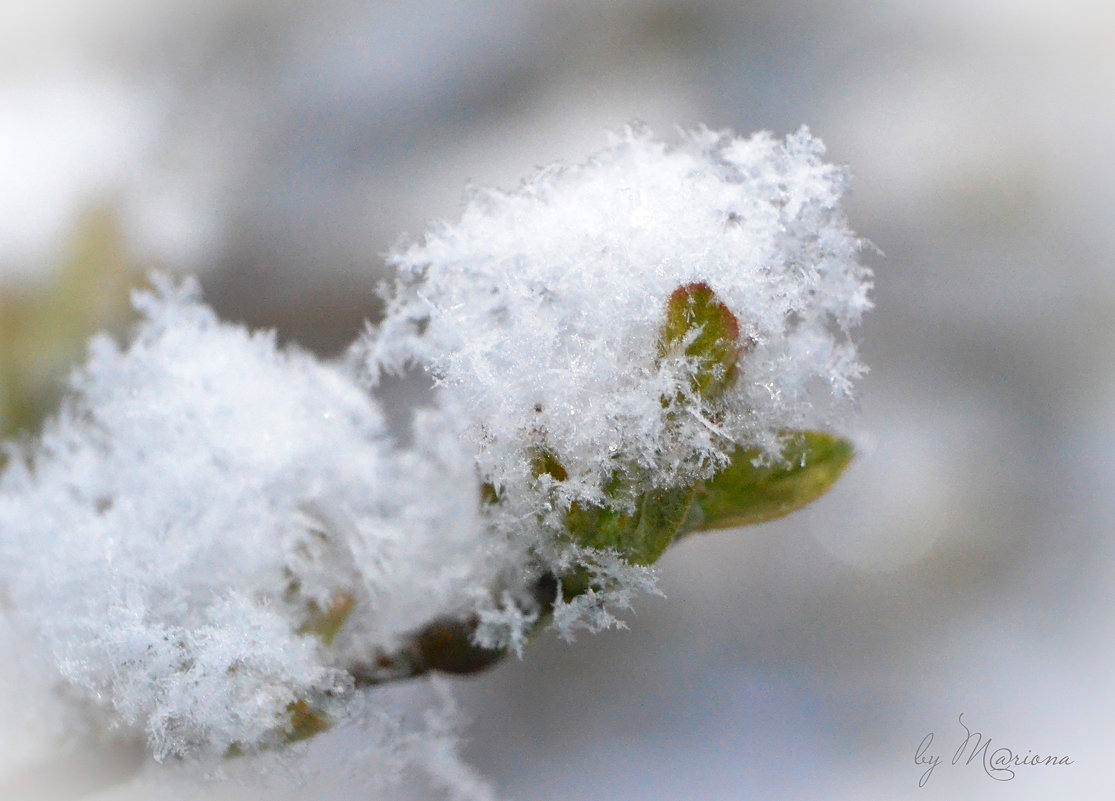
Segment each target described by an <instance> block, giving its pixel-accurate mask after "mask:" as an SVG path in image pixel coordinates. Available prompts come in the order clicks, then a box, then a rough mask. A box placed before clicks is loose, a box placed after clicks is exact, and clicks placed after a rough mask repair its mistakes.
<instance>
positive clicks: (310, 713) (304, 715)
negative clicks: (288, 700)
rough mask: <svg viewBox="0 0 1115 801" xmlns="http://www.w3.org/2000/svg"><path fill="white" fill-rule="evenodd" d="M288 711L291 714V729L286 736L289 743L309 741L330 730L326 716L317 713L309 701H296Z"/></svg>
mask: <svg viewBox="0 0 1115 801" xmlns="http://www.w3.org/2000/svg"><path fill="white" fill-rule="evenodd" d="M286 709H287V712H288V713H289V714H290V729H289V730H288V731H287V734H286V740H287V742H289V743H295V742H298V741H299V740H308V739H310V738H311V737H313V736H315V735H317V734H321V733H322V732H323V731H325V730H326V729H328V728H329V721H328V720H326V719H325V716H324V715H321V714H319V713H317V712H315V711H314V710H313V708H312V707H311V706H310V704H309V703H308V702H307V701H295V702H294V703H293V704H290V705H289V706H288V707H287V708H286Z"/></svg>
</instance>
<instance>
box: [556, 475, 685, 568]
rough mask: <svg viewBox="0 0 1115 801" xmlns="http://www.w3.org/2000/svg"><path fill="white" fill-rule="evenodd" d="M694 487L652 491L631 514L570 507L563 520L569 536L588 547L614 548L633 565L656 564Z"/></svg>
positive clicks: (675, 531)
mask: <svg viewBox="0 0 1115 801" xmlns="http://www.w3.org/2000/svg"><path fill="white" fill-rule="evenodd" d="M692 501H693V488H692V487H680V488H675V489H668V490H652V491H650V492H647V493H645V494H644V495H642V496H641V497H640V498H639V501H638V505H637V507H636V509H635V511H634V512H633V513H628V512H621V511H617V510H614V509H606V508H601V507H585V506H581V505H579V504H573V506H572V507H571V508H570V510H569V514H568V515H567V517H566V526H567V528H568V530H569V534H570V536H571V537H572V538H573V539H574V540H575V541H576V542H577V543H578V544H580V545H585V546H587V547H589V548H600V549H604V548H614V549H615V550H616V551H617V552H618V553H619V554H620V555H621V556H622V557H623V558H624V559H626V560H627V561H628V562H631V563H632V564H635V565H650V564H654V563H655V562H657V561H658V558H659V557H660V556H662V554H663V552H664V551H665V550H666V548H668V547H669V545H670V543H671V542H673V540H674V537H675V536H676V535H677V534H678V532H679V531H680V530H681V528H682V526H683V525H684V524H685V522H686V520H687V519H688V517H689V507H690V505H691V503H692Z"/></svg>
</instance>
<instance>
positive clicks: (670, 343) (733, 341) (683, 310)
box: [658, 283, 750, 399]
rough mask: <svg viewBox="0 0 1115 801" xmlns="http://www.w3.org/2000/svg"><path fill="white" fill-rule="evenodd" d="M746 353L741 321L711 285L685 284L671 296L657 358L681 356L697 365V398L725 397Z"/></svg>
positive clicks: (694, 386)
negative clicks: (740, 334) (741, 356)
mask: <svg viewBox="0 0 1115 801" xmlns="http://www.w3.org/2000/svg"><path fill="white" fill-rule="evenodd" d="M748 343H750V340H748ZM746 349H747V348H745V347H741V345H740V341H739V321H738V320H737V319H736V316H735V315H734V314H732V312H731V311H729V309H728V307H727V306H725V305H724V304H723V303H721V302H720V299H719V298H717V296H716V293H715V292H713V291H712V289H711V288H709V286H708V284H704V283H698V284H686V285H685V286H681V287H678V288H677V289H676V290H674V293H673V294H672V295H670V300H669V303H668V304H667V306H666V324H665V325H664V326H663V328H662V335H661V338H660V339H659V343H658V357H659V358H660V359H664V358H666V357H668V356H673V355H677V354H678V353H679V352H680V353H682V354H684V355H685V356H686V357H688V358H689V359H692V360H693V361H694V362H695V364H696V371H695V372H694V374H693V379H692V384H691V390H692V392H693V393H694V394H696V395H699V396H700V397H702V398H705V399H712V398H715V397H717V396H718V395H720V394H722V393H723V392H724V390H726V389H727V388H728V387H729V386H730V385H731V383H732V381H734V380H735V377H736V374H737V373H738V369H737V362H738V361H739V357H740V355H741V353H742V352H743V351H744V350H746Z"/></svg>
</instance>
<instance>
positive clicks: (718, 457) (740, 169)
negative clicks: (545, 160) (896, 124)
mask: <svg viewBox="0 0 1115 801" xmlns="http://www.w3.org/2000/svg"><path fill="white" fill-rule="evenodd" d="M822 155H823V148H822V146H821V144H820V143H819V142H818V141H817V140H816V139H814V138H813V137H812V136H811V135H810V134H809V132H808V131H806V130H805V129H802V130H801V131H799V132H798V133H796V134H793V135H792V136H790V137H788V138H787V139H785V140H784V141H779V140H776V139H774V138H772V137H771V136H769V135H766V134H759V135H756V136H753V137H751V138H747V139H742V138H735V137H733V136H731V135H729V134H727V133H717V132H712V131H708V130H699V131H696V132H694V133H691V134H688V135H685V136H683V138H682V140H681V143H680V144H679V145H677V146H673V147H670V146H666V145H664V144H662V143H660V142H657V141H655V140H654V139H653V138H651V137H650V136H649V135H647V134H646V133H645V132H642V131H636V130H632V131H628V132H627V133H626V134H625V135H623V136H619V137H616V138H615V139H614V141H612V142H611V143H610V145H609V147H608V148H607V149H606V150H604V151H603V152H602V153H600V154H599V155H598V156H596V157H595V158H593V159H591V160H590V161H588V162H586V163H584V164H581V165H577V166H558V167H552V168H549V169H546V170H543V171H542V172H540V173H539V174H538V175H536V176H535V177H534V178H532V179H531V180H529V181H527V182H526V183H524V184H523V185H522V187H520V188H519V189H518V190H517V191H514V192H498V191H490V190H484V191H475V192H473V193H472V195H471V196H470V198H469V200H468V203H467V206H466V208H465V211H464V214H463V216H462V218H461V220H460V221H459V222H458V223H456V224H443V225H438V226H435V227H434V228H433V230H432V231H431V232H430V233H429V234H428V235H427V236H426V237H425V239H423V240H422V241H420V242H416V243H413V244H410V245H407V246H401V247H399V248H398V249H397V250H395V251H394V252H393V253H392V254H391V262H392V264H393V265H394V267H395V269H396V274H397V277H396V280H395V282H394V284H393V285H392V286H389V287H386V288H385V292H386V294H387V296H388V301H389V304H388V311H387V315H386V318H385V319H384V320H383V321H382V323H381V324H380V325H378V326H375V327H372V328H370V329H369V331H368V332H367V334H366V335H365V336H364V337H363V338H361V339H360V340H359V341H358V342H357V343H356V344H354V346H353V348H352V349H351V351H350V354H349V357H348V358H347V359H346V360H345V362H344V363H343V364H339V365H329V364H322V363H320V362H319V361H317V360H316V359H314V358H313V357H311V356H309V355H307V354H304V353H301V352H297V351H288V350H282V349H280V348H278V347H277V346H276V344H275V341H274V338H273V337H272V336H269V335H266V334H258V333H257V334H252V333H250V332H248V331H245V330H243V329H242V328H239V327H236V326H232V325H228V324H226V323H222V322H221V321H219V320H218V319H217V318H216V316H215V315H214V314H213V313H212V311H211V310H209V309H208V308H207V307H206V306H205V305H204V304H203V303H202V302H201V300H200V297H199V295H198V292H197V288H196V286H195V285H193V284H192V283H190V282H187V283H186V284H185V285H183V286H175V285H174V284H172V283H171V282H168V281H165V280H158V281H156V288H155V291H154V292H149V293H141V294H139V295H137V306H138V308H139V310H140V311H141V313H142V314H143V318H144V319H143V320H142V322H141V323H140V324H139V326H138V327H137V329H136V330H135V332H134V333H133V335H132V337H131V340H130V342H129V343H128V344H127V345H125V346H124V347H119V346H117V345H115V344H114V343H112V342H110V341H109V340H108V339H106V338H100V339H97V340H95V341H94V343H93V344H92V345H91V347H90V352H89V359H88V362H87V364H86V365H85V366H84V367H83V368H82V369H81V370H79V371H78V372H76V373H75V375H74V377H73V379H72V382H71V387H70V394H69V397H68V399H67V401H66V403H65V405H64V406H63V408H62V410H61V412H60V413H59V414H58V415H57V416H56V418H55V419H53V420H52V421H51V422H49V423H48V424H47V426H46V427H45V429H44V431H43V432H42V434H41V435H40V436H39V438H38V439H37V440H36V441H34V442H29V443H27V444H25V445H23V446H21V447H16V446H14V445H13V446H9V448H8V451H7V457H6V459H7V465H6V467H5V468H4V472H3V474H2V475H0V623H2V624H3V627H2V628H0V637H7V638H8V639H10V640H12V641H18V642H20V643H21V645H20V647H19V649H18V653H19V658H20V659H23V660H25V662H26V663H27V665H29V666H30V667H29V668H28V671H27V672H28V673H33V674H35V675H39V676H41V677H42V678H43V681H45V682H47V683H49V684H50V685H51V686H53V687H55V688H56V689H57V696H58V698H59V699H62V700H65V702H66V703H61V701H60V704H59V708H60V709H63V710H68V711H65V712H59V714H58V719H59V721H61V722H60V723H59V730H60V731H62V730H64V731H68V732H71V733H72V732H74V731H77V730H79V729H84V730H90V731H92V732H94V733H103V732H105V731H123V732H132V733H136V734H139V733H142V734H143V735H145V736H146V739H147V740H148V742H149V743H150V745H151V747H152V749H153V751H154V753H155V754H156V755H157V756H159V757H163V756H167V755H184V754H209V755H217V756H221V755H228V754H235V753H243V752H247V751H252V750H259V749H265V748H271V747H275V746H279V745H282V744H284V743H287V742H290V741H293V740H299V739H305V738H307V737H310V736H313V735H315V734H317V733H318V732H320V731H322V730H323V729H325V728H326V727H328V726H329V725H330V722H331V721H334V720H336V719H337V718H338V717H339V716H343V715H344V710H345V708H346V704H347V703H348V700H349V699H351V698H352V697H353V695H354V693H356V692H360V691H362V688H370V687H373V686H374V685H377V684H380V683H382V682H385V681H393V680H397V679H403V678H409V677H413V676H417V675H421V674H424V673H427V672H430V671H442V672H450V673H458V674H461V673H470V672H473V671H476V670H479V669H481V668H483V667H485V666H487V665H489V664H492V663H493V662H495V661H496V660H498V659H499V658H501V657H502V656H503V655H504V654H506V653H507V652H509V651H519V650H520V649H521V648H522V647H523V646H524V644H525V643H526V641H527V639H528V638H529V636H530V635H531V634H532V633H533V632H534V631H536V630H538V629H539V628H540V627H542V626H544V625H546V624H547V623H551V624H552V625H554V626H555V627H556V628H557V629H558V630H559V632H561V633H562V634H565V635H571V633H572V632H574V631H576V630H577V629H578V628H588V629H593V630H596V629H600V628H605V627H607V626H610V625H617V624H618V620H617V618H616V617H615V614H614V613H615V610H617V609H620V608H623V607H624V606H626V605H628V604H629V603H630V601H631V598H632V596H633V594H634V593H635V591H637V590H640V589H653V578H654V577H653V573H652V568H651V566H652V565H653V564H654V563H655V562H656V561H657V560H658V559H659V557H660V556H661V555H662V553H663V552H664V551H665V550H666V549H667V548H668V547H669V546H670V545H671V544H672V543H674V542H676V541H677V540H678V539H679V538H680V537H682V536H684V535H686V534H688V533H691V532H694V531H700V530H706V529H714V528H727V527H734V526H742V525H749V524H753V523H760V522H763V521H765V520H770V519H773V518H776V517H779V516H781V515H784V514H787V513H789V512H791V511H793V510H795V509H797V508H799V507H801V506H802V505H804V504H806V503H809V502H810V501H812V500H814V499H815V498H817V497H818V496H820V495H821V494H823V493H824V492H826V491H827V490H828V489H829V487H831V486H832V484H833V483H834V482H835V481H836V479H837V478H838V477H839V475H840V473H841V471H842V470H843V469H844V467H845V466H846V465H847V463H848V461H849V459H850V458H851V454H852V448H851V445H850V444H849V443H848V442H846V441H845V440H844V439H842V438H840V437H839V436H836V435H834V434H833V433H824V432H825V431H829V432H831V431H832V430H833V428H834V427H835V426H837V425H838V421H839V420H840V419H841V417H840V416H841V414H842V410H843V408H844V407H845V405H846V403H847V401H848V399H849V397H850V392H851V387H852V384H853V382H854V380H855V379H856V378H857V377H858V376H859V375H860V374H861V373H862V372H863V367H862V366H861V365H860V363H859V362H858V360H857V357H856V352H855V347H854V345H853V344H852V342H851V340H850V337H849V332H850V331H851V329H852V328H853V327H854V326H855V325H856V324H857V322H858V321H859V319H860V316H861V314H862V313H863V312H864V311H865V310H866V309H867V308H868V307H869V305H870V303H869V300H868V290H869V287H870V283H869V279H870V276H869V273H868V271H867V270H866V269H865V268H864V267H862V266H861V265H860V264H859V263H858V260H857V258H858V254H859V251H860V249H861V246H862V242H861V240H859V239H857V238H856V237H855V236H854V235H853V234H852V232H851V231H850V230H849V228H848V226H847V224H846V222H845V219H844V216H843V214H842V213H841V211H840V207H839V203H840V200H841V197H842V195H843V193H844V191H845V187H846V184H847V176H846V174H845V172H844V171H843V170H842V169H840V168H837V167H834V166H831V165H828V164H826V163H824V162H823V161H822ZM405 370H421V371H425V372H427V373H428V374H429V375H430V376H432V378H433V379H434V384H435V389H434V398H433V399H432V401H431V403H430V404H428V405H427V406H425V407H424V408H422V409H421V410H420V411H418V412H416V413H415V415H414V417H413V420H412V421H411V423H410V428H411V430H410V431H409V432H406V433H407V436H406V437H405V438H404V437H401V436H400V432H396V431H391V430H390V429H389V427H388V425H387V424H386V423H385V418H384V416H383V415H382V413H381V410H380V408H379V403H378V401H377V399H376V393H377V391H378V390H379V387H380V385H381V383H382V382H383V381H384V377H385V375H387V374H389V373H392V372H401V371H405ZM406 441H409V442H413V445H407V446H403V445H402V444H400V443H401V442H406Z"/></svg>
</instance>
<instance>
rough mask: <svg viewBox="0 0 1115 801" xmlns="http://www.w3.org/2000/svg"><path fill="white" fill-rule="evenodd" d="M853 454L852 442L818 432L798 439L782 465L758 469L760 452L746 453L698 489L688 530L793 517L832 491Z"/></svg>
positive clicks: (735, 456)
mask: <svg viewBox="0 0 1115 801" xmlns="http://www.w3.org/2000/svg"><path fill="white" fill-rule="evenodd" d="M852 452H853V449H852V445H851V443H850V442H848V441H846V440H843V439H840V438H839V437H834V436H831V435H829V434H824V433H821V432H817V431H806V432H800V433H797V434H795V435H793V436H792V437H791V438H790V440H789V441H788V443H787V445H786V447H785V448H784V449H783V451H782V458H783V460H784V461H783V463H781V464H774V465H770V466H766V467H756V466H755V464H754V462H755V461H756V460H757V459H758V458H759V457H760V455H761V454H760V452H759V451H758V450H757V449H749V450H745V449H742V448H741V449H739V450H737V451H736V452H735V453H734V454H732V463H731V464H730V465H729V466H728V467H727V468H726V469H725V470H723V471H721V472H720V473H717V474H716V476H714V477H713V478H712V479H710V480H709V481H705V482H703V484H702V485H698V487H697V493H696V502H695V503H694V505H693V514H692V516H691V517H690V520H689V521H687V528H689V529H690V530H693V531H707V530H710V529H718V528H736V527H739V526H750V525H754V524H756V523H765V522H766V521H768V520H775V519H777V518H779V517H783V516H785V515H788V514H790V512H793V511H795V510H797V509H800V508H801V507H803V506H805V505H806V504H808V503H811V502H812V501H815V500H816V499H817V498H819V497H821V496H822V495H824V494H825V493H826V492H828V491H829V489H830V488H831V487H832V486H833V485H834V484H835V483H836V480H837V479H838V478H840V476H841V474H842V473H843V472H844V469H845V468H846V467H847V466H848V463H849V462H850V461H851V459H852Z"/></svg>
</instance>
